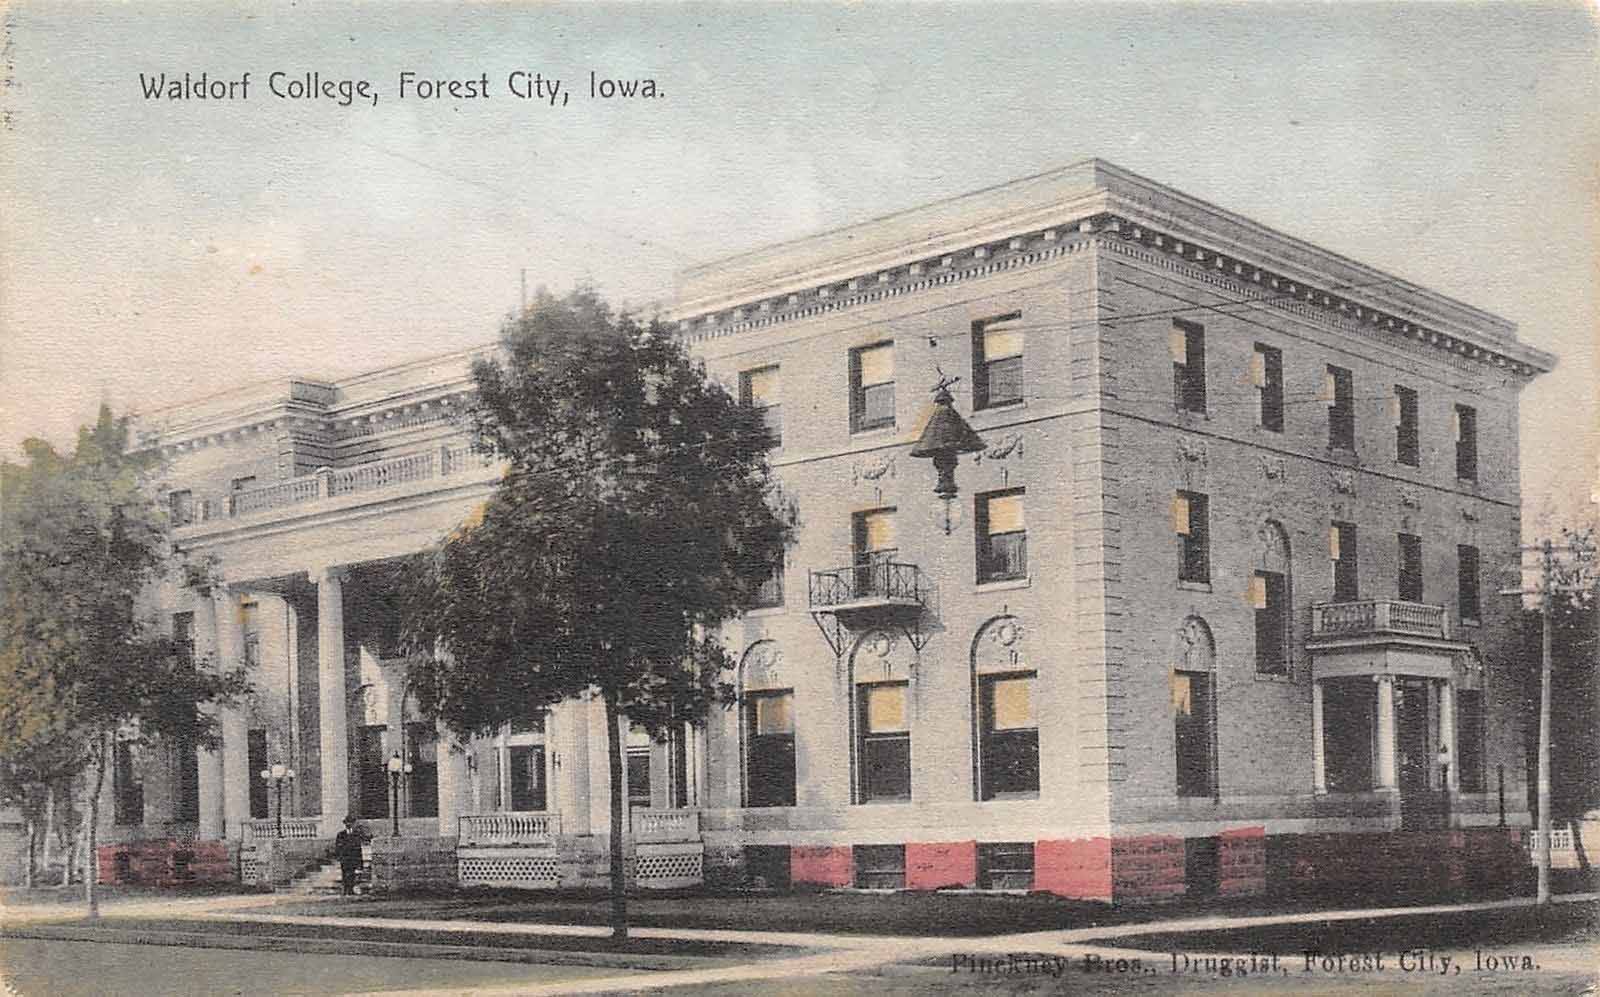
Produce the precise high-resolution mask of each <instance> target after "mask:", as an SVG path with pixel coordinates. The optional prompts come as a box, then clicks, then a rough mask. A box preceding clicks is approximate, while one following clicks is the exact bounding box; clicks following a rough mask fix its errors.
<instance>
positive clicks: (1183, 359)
mask: <svg viewBox="0 0 1600 997" xmlns="http://www.w3.org/2000/svg"><path fill="white" fill-rule="evenodd" d="M1167 349H1168V350H1169V351H1170V352H1171V353H1172V362H1173V363H1176V364H1183V365H1184V366H1188V364H1189V337H1188V335H1186V334H1185V333H1184V331H1183V330H1182V329H1179V328H1177V327H1176V326H1174V327H1173V329H1172V331H1171V332H1169V333H1167Z"/></svg>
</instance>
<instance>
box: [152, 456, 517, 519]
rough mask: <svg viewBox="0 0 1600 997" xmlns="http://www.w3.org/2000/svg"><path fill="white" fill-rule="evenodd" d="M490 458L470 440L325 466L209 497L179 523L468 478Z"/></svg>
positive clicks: (251, 514)
mask: <svg viewBox="0 0 1600 997" xmlns="http://www.w3.org/2000/svg"><path fill="white" fill-rule="evenodd" d="M488 463H489V462H488V461H487V460H485V459H484V458H483V457H482V456H480V455H478V454H474V453H473V452H472V449H471V447H470V446H468V445H467V444H465V443H457V444H451V445H448V446H442V447H439V448H437V449H434V450H427V451H424V452H422V453H414V454H407V455H405V456H403V457H395V458H392V459H390V460H381V461H374V462H372V463H370V464H360V465H357V466H355V467H348V468H339V469H334V468H322V469H320V470H318V471H316V472H315V473H313V474H305V475H301V476H300V477H297V478H290V479H289V480H287V481H279V482H276V483H274V484H270V485H262V486H260V487H258V488H246V489H242V490H240V491H237V492H234V493H233V494H231V495H226V496H222V497H216V498H207V499H203V500H201V501H199V502H198V503H196V504H195V505H194V507H193V510H192V513H190V515H192V518H187V517H185V518H186V519H187V521H185V522H180V523H179V525H180V526H186V527H193V526H195V525H197V524H203V523H217V522H224V521H228V520H235V519H243V518H247V517H256V516H261V515H263V514H266V513H270V512H274V511H278V510H283V509H288V508H291V507H294V506H301V505H305V504H307V503H312V502H320V501H324V500H327V499H339V498H344V497H346V496H351V495H360V494H364V493H369V492H378V491H383V490H386V489H392V488H398V487H400V486H404V485H408V484H412V483H417V482H426V481H432V480H438V479H446V478H449V479H455V478H465V477H466V476H467V475H468V474H469V472H473V471H482V469H483V468H485V467H486V466H487V465H488Z"/></svg>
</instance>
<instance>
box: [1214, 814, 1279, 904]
mask: <svg viewBox="0 0 1600 997" xmlns="http://www.w3.org/2000/svg"><path fill="white" fill-rule="evenodd" d="M1265 892H1267V829H1266V828H1264V827H1241V828H1235V829H1234V830H1232V831H1223V832H1222V833H1221V834H1219V835H1217V894H1218V895H1219V896H1224V897H1247V896H1255V895H1256V894H1260V893H1265Z"/></svg>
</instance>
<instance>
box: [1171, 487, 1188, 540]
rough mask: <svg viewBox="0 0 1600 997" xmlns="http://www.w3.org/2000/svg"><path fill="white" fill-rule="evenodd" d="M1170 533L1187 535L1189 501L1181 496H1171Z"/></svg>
mask: <svg viewBox="0 0 1600 997" xmlns="http://www.w3.org/2000/svg"><path fill="white" fill-rule="evenodd" d="M1172 532H1174V533H1177V534H1179V535H1181V536H1188V535H1189V500H1188V499H1187V498H1184V497H1183V496H1182V495H1174V496H1172Z"/></svg>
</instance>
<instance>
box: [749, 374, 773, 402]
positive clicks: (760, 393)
mask: <svg viewBox="0 0 1600 997" xmlns="http://www.w3.org/2000/svg"><path fill="white" fill-rule="evenodd" d="M745 383H746V384H747V385H749V390H750V404H751V405H756V406H761V405H776V404H778V368H776V367H763V368H762V369H760V370H752V371H750V372H749V373H747V374H745Z"/></svg>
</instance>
